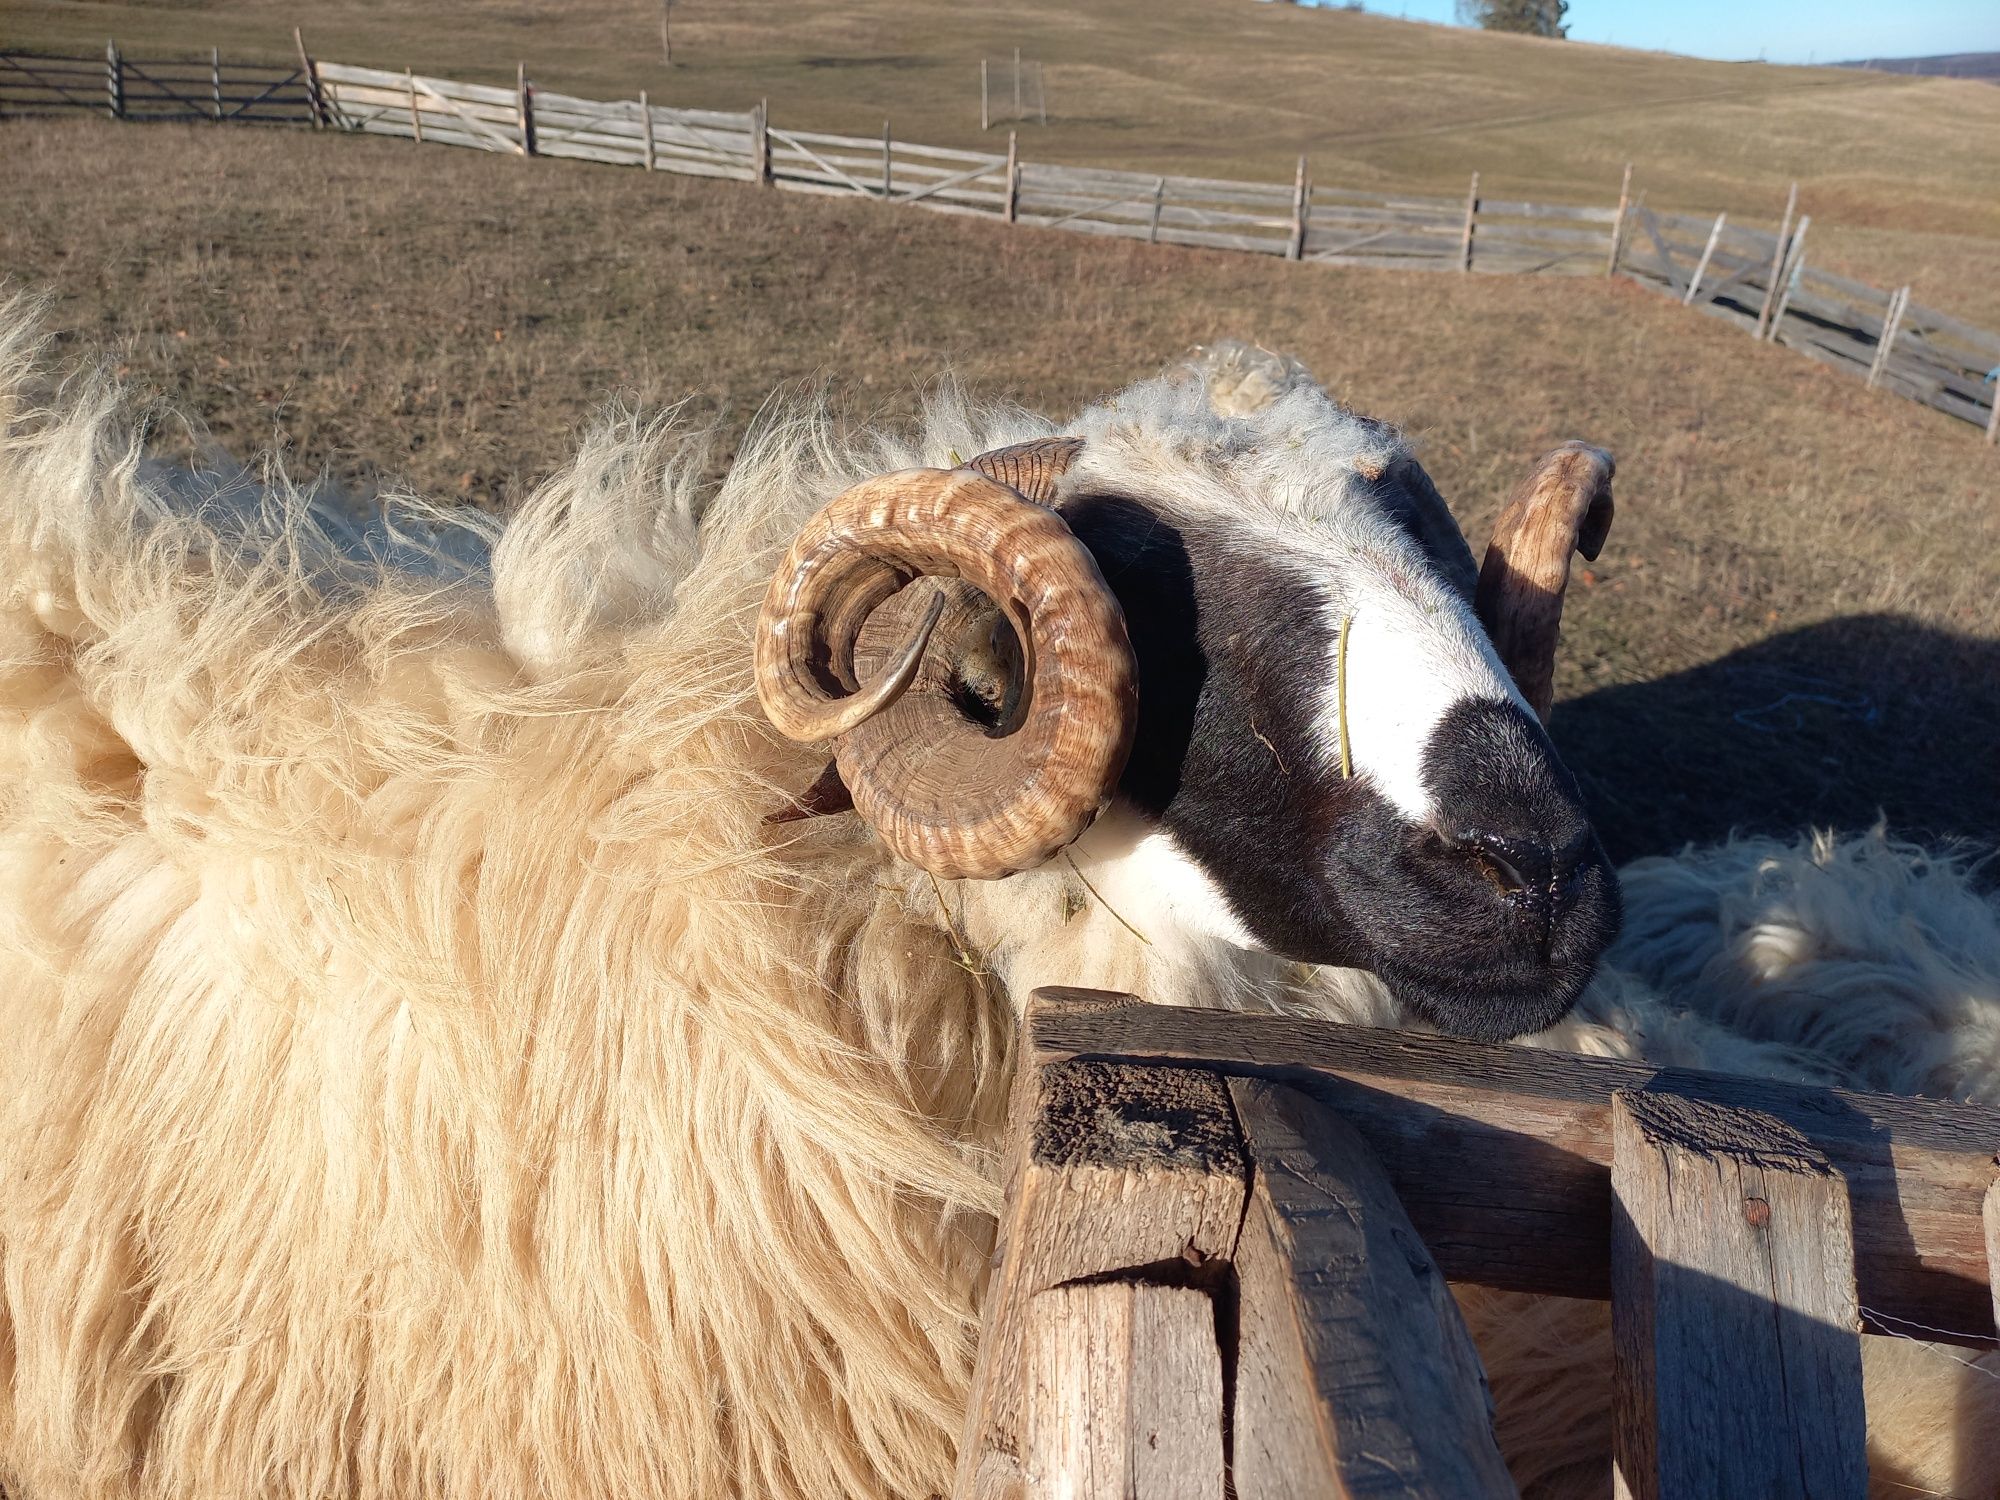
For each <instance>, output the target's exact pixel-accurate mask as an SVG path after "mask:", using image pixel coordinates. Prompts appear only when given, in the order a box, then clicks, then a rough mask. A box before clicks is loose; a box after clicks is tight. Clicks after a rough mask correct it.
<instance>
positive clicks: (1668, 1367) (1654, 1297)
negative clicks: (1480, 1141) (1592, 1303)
mask: <svg viewBox="0 0 2000 1500" xmlns="http://www.w3.org/2000/svg"><path fill="white" fill-rule="evenodd" d="M1611 1139H1612V1155H1611V1191H1612V1212H1611V1338H1612V1350H1613V1375H1612V1383H1613V1389H1612V1462H1613V1473H1612V1481H1613V1493H1614V1494H1615V1495H1616V1496H1617V1497H1618V1500H1678V1497H1680V1496H1692V1495H1757V1496H1760V1497H1769V1500H1807V1497H1811V1500H1861V1497H1862V1496H1864V1495H1865V1494H1866V1493H1867V1490H1868V1454H1867V1447H1866V1443H1865V1438H1864V1434H1865V1432H1866V1416H1865V1413H1864V1412H1863V1409H1862V1396H1861V1311H1860V1301H1859V1298H1858V1297H1857V1296H1856V1294H1855V1286H1854V1229H1853V1221H1852V1210H1851V1207H1850V1205H1849V1201H1848V1193H1847V1180H1846V1178H1845V1177H1843V1176H1842V1175H1841V1173H1840V1172H1839V1171H1838V1170H1836V1169H1835V1168H1834V1167H1833V1165H1832V1164H1831V1163H1830V1162H1829V1161H1828V1160H1827V1157H1826V1155H1825V1153H1823V1152H1822V1151H1820V1150H1819V1148H1818V1147H1816V1146H1815V1145H1814V1144H1813V1143H1812V1142H1811V1141H1809V1140H1807V1139H1806V1137H1805V1136H1803V1135H1802V1134H1800V1133H1799V1132H1798V1131H1797V1130H1795V1129H1793V1128H1792V1127H1791V1126H1789V1125H1787V1124H1785V1123H1784V1122H1783V1121H1781V1120H1779V1119H1778V1118H1776V1117H1775V1116H1773V1115H1768V1114H1764V1113H1762V1112H1760V1111H1756V1110H1750V1109H1742V1108H1731V1107H1728V1106H1725V1105H1720V1104H1714V1103H1711V1102H1708V1101H1706V1100H1702V1099H1698V1098H1694V1097H1692V1096H1688V1095H1680V1094H1674V1093H1653V1092H1649V1091H1642V1092H1636V1093H1633V1092H1626V1091H1623V1090H1621V1091H1620V1092H1618V1093H1617V1094H1615V1095H1614V1096H1613V1097H1612V1105H1611Z"/></svg>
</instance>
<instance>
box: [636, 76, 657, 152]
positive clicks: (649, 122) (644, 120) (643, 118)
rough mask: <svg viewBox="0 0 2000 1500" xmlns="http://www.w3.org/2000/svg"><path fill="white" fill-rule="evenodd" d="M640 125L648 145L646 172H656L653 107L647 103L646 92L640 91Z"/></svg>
mask: <svg viewBox="0 0 2000 1500" xmlns="http://www.w3.org/2000/svg"><path fill="white" fill-rule="evenodd" d="M639 123H640V127H641V129H642V130H643V131H644V140H645V145H646V170H647V171H648V172H651V171H653V170H655V167H654V158H653V106H652V105H650V104H648V103H647V102H646V91H645V90H644V89H640V90H639Z"/></svg>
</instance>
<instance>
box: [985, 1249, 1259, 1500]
mask: <svg viewBox="0 0 2000 1500" xmlns="http://www.w3.org/2000/svg"><path fill="white" fill-rule="evenodd" d="M1027 1376H1028V1381H1027V1395H1026V1401H1027V1412H1026V1416H1025V1424H1024V1425H1025V1429H1026V1435H1027V1452H1028V1453H1029V1454H1030V1455H1032V1457H1031V1460H1030V1463H1029V1466H1028V1470H1027V1474H1026V1480H1027V1489H1028V1492H1029V1493H1030V1494H1032V1495H1036V1496H1044V1495H1046V1496H1051V1497H1054V1496H1062V1497H1065V1500H1069V1497H1073V1500H1126V1497H1128V1496H1143V1497H1144V1500H1222V1495H1223V1452H1222V1433H1223V1417H1222V1357H1221V1352H1220V1350H1219V1348H1218V1346H1217V1344H1216V1334H1215V1310H1214V1306H1213V1304H1212V1303H1211V1302H1210V1301H1209V1298H1208V1296H1207V1295H1206V1294H1205V1293H1203V1292H1198V1291H1194V1290H1191V1289H1189V1288H1186V1287H1169V1286H1148V1285H1141V1284H1138V1283H1135V1282H1129V1281H1110V1282H1103V1281H1100V1282H1089V1283H1085V1284H1082V1285H1075V1286H1061V1287H1055V1288H1052V1289H1051V1290H1049V1291H1046V1292H1041V1293H1039V1294H1037V1295H1036V1296H1035V1297H1034V1298H1033V1299H1031V1301H1030V1302H1029V1314H1028V1338H1027Z"/></svg>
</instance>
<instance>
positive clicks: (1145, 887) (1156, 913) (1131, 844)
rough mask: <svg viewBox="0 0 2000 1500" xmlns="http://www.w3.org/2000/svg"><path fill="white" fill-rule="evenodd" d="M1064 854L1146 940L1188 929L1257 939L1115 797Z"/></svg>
mask: <svg viewBox="0 0 2000 1500" xmlns="http://www.w3.org/2000/svg"><path fill="white" fill-rule="evenodd" d="M1070 855H1071V857H1072V858H1073V859H1074V860H1075V861H1076V863H1077V867H1078V868H1079V869H1080V870H1082V871H1083V873H1084V874H1085V875H1086V876H1087V877H1088V878H1089V880H1090V883H1091V886H1092V887H1093V888H1094V889H1095V890H1096V892H1097V894H1098V895H1099V896H1100V897H1102V898H1103V900H1104V903H1105V904H1106V905H1107V906H1109V907H1110V908H1111V909H1112V910H1113V911H1115V912H1116V913H1117V914H1118V915H1119V916H1120V917H1123V918H1124V919H1125V920H1126V921H1128V922H1130V923H1131V924H1132V925H1133V926H1134V927H1136V928H1138V929H1139V931H1140V932H1142V933H1144V934H1145V935H1146V937H1147V938H1148V939H1149V940H1151V941H1154V942H1159V941H1161V940H1162V939H1165V938H1168V937H1178V936H1182V935H1189V934H1193V935H1199V936H1201V937H1209V938H1215V939H1218V940H1219V941H1221V942H1225V943H1232V944H1234V945H1235V946H1237V947H1239V948H1254V947H1256V946H1257V943H1256V941H1255V940H1254V939H1253V938H1252V937H1251V936H1250V932H1249V929H1248V928H1246V927H1245V926H1244V925H1243V924H1242V922H1241V921H1239V920H1238V919H1237V916H1236V913H1235V912H1234V911H1232V910H1231V909H1230V905H1229V901H1228V899H1227V898H1226V897H1225V896H1224V895H1223V894H1222V887H1221V886H1219V885H1217V884H1216V883H1215V880H1214V878H1213V877H1212V876H1210V875H1209V873H1208V872H1207V871H1206V870H1204V869H1203V868H1202V867H1201V866H1200V865H1198V864H1196V863H1195V861H1194V860H1193V859H1191V858H1190V857H1189V856H1188V854H1187V853H1186V851H1185V850H1183V849H1182V848H1181V846H1180V844H1179V843H1178V842H1176V841H1175V839H1174V838H1173V836H1172V835H1171V834H1169V833H1167V832H1166V831H1165V830H1164V829H1162V828H1161V827H1160V826H1159V825H1158V824H1156V823H1153V822H1150V821H1148V820H1147V819H1145V818H1143V817H1141V816H1140V815H1139V814H1138V813H1136V812H1134V811H1133V810H1132V809H1131V808H1130V807H1129V806H1127V805H1125V804H1124V803H1122V802H1119V803H1114V804H1113V805H1112V806H1110V807H1108V808H1106V809H1105V810H1104V813H1103V814H1102V815H1101V816H1100V817H1099V818H1098V819H1097V821H1096V822H1094V823H1092V824H1091V825H1090V827H1089V828H1088V829H1086V830H1085V831H1084V833H1083V836H1082V837H1081V838H1079V839H1078V840H1077V841H1076V842H1075V843H1074V844H1072V845H1071V846H1070Z"/></svg>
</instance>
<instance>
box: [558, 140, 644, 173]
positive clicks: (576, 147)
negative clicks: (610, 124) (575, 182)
mask: <svg viewBox="0 0 2000 1500" xmlns="http://www.w3.org/2000/svg"><path fill="white" fill-rule="evenodd" d="M535 155H537V156H562V157H568V158H570V159H571V160H573V161H594V162H598V163H600V164H602V165H604V166H608V167H640V166H644V165H645V164H646V154H645V151H644V150H643V148H640V147H637V146H633V145H628V144H624V143H620V144H618V145H616V146H607V145H591V144H588V143H586V142H584V141H580V140H578V139H576V138H575V137H574V136H556V137H550V136H538V137H537V138H536V141H535Z"/></svg>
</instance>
